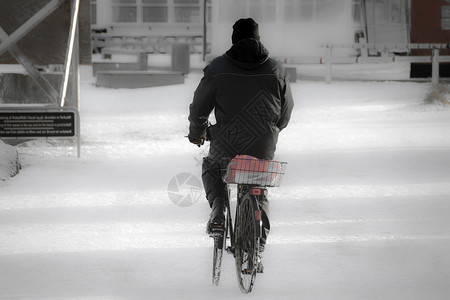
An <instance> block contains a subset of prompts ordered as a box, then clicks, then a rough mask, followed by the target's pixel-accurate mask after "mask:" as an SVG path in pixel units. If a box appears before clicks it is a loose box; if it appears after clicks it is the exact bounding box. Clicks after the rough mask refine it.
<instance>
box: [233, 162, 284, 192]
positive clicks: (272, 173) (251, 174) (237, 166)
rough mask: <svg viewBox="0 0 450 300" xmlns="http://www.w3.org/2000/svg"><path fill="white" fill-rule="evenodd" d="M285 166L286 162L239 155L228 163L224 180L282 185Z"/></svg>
mask: <svg viewBox="0 0 450 300" xmlns="http://www.w3.org/2000/svg"><path fill="white" fill-rule="evenodd" d="M285 168H286V163H285V162H280V161H275V160H264V159H258V158H255V157H252V156H248V155H238V156H236V157H235V158H233V159H232V160H231V161H230V163H229V164H228V167H227V170H226V173H225V176H224V181H225V182H226V183H237V184H251V185H258V186H270V187H275V186H279V185H280V181H281V179H282V177H283V175H284V170H285Z"/></svg>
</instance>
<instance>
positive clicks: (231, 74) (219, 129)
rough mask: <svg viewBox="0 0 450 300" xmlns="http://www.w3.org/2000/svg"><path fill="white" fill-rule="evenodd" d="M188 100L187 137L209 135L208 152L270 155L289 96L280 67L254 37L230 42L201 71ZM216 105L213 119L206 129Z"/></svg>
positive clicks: (285, 115) (288, 113)
mask: <svg viewBox="0 0 450 300" xmlns="http://www.w3.org/2000/svg"><path fill="white" fill-rule="evenodd" d="M203 71H204V76H203V78H202V80H201V82H200V84H199V86H198V87H197V89H196V91H195V94H194V99H193V102H192V103H191V105H190V107H189V108H190V114H189V121H190V126H189V136H190V137H193V138H201V137H203V136H205V135H206V133H207V129H208V137H209V138H210V140H211V148H210V155H211V152H215V153H220V155H221V156H226V157H227V158H232V157H234V156H235V155H236V154H247V155H251V156H255V157H258V158H264V159H273V156H274V152H275V148H276V144H277V141H278V133H279V132H280V130H282V129H283V128H285V127H286V126H287V124H288V122H289V119H290V116H291V112H292V108H293V105H294V103H293V99H292V94H291V90H290V86H289V78H288V76H287V73H286V71H285V69H284V68H283V66H282V65H281V64H280V63H278V62H277V61H275V60H274V59H271V58H269V56H268V51H267V50H266V48H264V46H263V45H262V44H261V43H260V42H259V41H258V40H255V39H244V40H241V41H239V42H238V43H236V44H234V45H233V46H232V47H231V48H230V50H228V51H227V52H226V53H225V54H224V55H222V56H219V57H217V58H215V59H214V60H213V61H212V62H211V63H210V64H209V65H208V66H207V67H206V68H205V69H204V70H203ZM213 109H214V110H215V118H216V122H217V123H216V124H215V125H213V126H211V127H209V128H208V117H209V115H210V113H211V112H212V110H213Z"/></svg>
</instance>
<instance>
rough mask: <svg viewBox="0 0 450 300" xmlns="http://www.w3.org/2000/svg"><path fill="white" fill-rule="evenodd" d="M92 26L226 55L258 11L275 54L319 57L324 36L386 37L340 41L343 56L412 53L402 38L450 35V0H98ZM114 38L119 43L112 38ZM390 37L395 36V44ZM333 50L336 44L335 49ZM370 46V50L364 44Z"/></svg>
mask: <svg viewBox="0 0 450 300" xmlns="http://www.w3.org/2000/svg"><path fill="white" fill-rule="evenodd" d="M91 3H92V23H93V28H94V32H106V33H103V36H106V38H107V39H109V41H110V43H109V44H108V43H106V44H105V43H103V44H102V42H104V41H96V40H95V38H94V43H93V45H94V47H97V48H98V49H95V48H94V50H96V51H97V50H100V49H101V48H102V47H111V45H116V46H118V45H119V46H120V47H122V48H124V47H125V48H126V47H127V45H128V46H129V47H133V43H134V44H138V45H140V46H141V47H147V48H149V49H150V50H149V53H151V52H152V51H153V52H167V51H170V45H171V44H173V43H178V42H182V43H183V42H185V43H189V44H190V45H191V52H197V53H203V54H208V55H210V56H216V55H220V54H221V53H223V52H224V51H226V50H227V49H228V48H229V47H230V44H231V32H232V28H231V27H232V25H233V23H234V22H235V21H236V20H237V19H239V18H247V17H252V18H254V19H255V20H256V21H257V22H258V23H259V24H260V33H261V38H262V41H263V43H264V44H265V45H266V47H267V48H268V49H269V50H270V52H271V54H272V55H273V56H277V57H320V56H322V55H323V54H324V49H323V48H322V47H321V46H323V45H325V44H352V43H376V44H380V45H384V44H386V45H387V46H386V47H385V46H383V47H382V49H381V50H378V49H372V50H369V53H361V51H359V50H355V49H349V48H342V49H340V50H336V52H334V53H333V54H336V55H344V56H358V55H372V56H378V55H392V54H393V53H394V52H395V54H399V53H398V52H399V51H400V52H401V54H409V49H408V48H407V47H406V46H405V48H404V49H399V46H398V45H399V44H404V45H406V44H407V43H410V42H415V43H448V41H449V40H450V25H449V24H450V21H449V20H450V17H449V16H450V9H449V7H450V0H92V1H91ZM113 39H116V43H111V41H112V40H113ZM127 43H128V44H127ZM389 44H396V46H395V47H394V48H392V49H390V48H389ZM400 48H401V47H400ZM333 51H335V50H333ZM364 51H367V50H364Z"/></svg>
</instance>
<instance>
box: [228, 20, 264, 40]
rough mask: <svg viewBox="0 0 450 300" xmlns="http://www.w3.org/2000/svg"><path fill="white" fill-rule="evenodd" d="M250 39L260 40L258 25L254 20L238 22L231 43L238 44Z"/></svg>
mask: <svg viewBox="0 0 450 300" xmlns="http://www.w3.org/2000/svg"><path fill="white" fill-rule="evenodd" d="M248 38H253V39H256V40H259V30H258V23H256V22H255V20H253V19H252V18H248V19H239V20H237V21H236V23H234V25H233V35H232V36H231V41H232V42H233V44H236V43H237V42H239V41H240V40H243V39H248Z"/></svg>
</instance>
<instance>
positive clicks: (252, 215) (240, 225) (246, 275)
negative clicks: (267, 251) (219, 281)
mask: <svg viewBox="0 0 450 300" xmlns="http://www.w3.org/2000/svg"><path fill="white" fill-rule="evenodd" d="M257 211H258V207H257V204H256V203H255V200H254V199H253V198H252V197H251V196H250V195H249V194H246V195H245V196H244V197H243V198H242V200H241V203H240V205H239V207H238V212H237V215H236V244H235V252H234V254H235V263H236V273H237V279H238V283H239V287H240V289H241V291H242V292H243V293H250V292H251V291H252V289H253V284H254V282H255V279H256V273H257V268H258V251H259V239H260V236H259V228H258V227H257V226H260V225H259V222H258V221H257V220H256V212H257Z"/></svg>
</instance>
